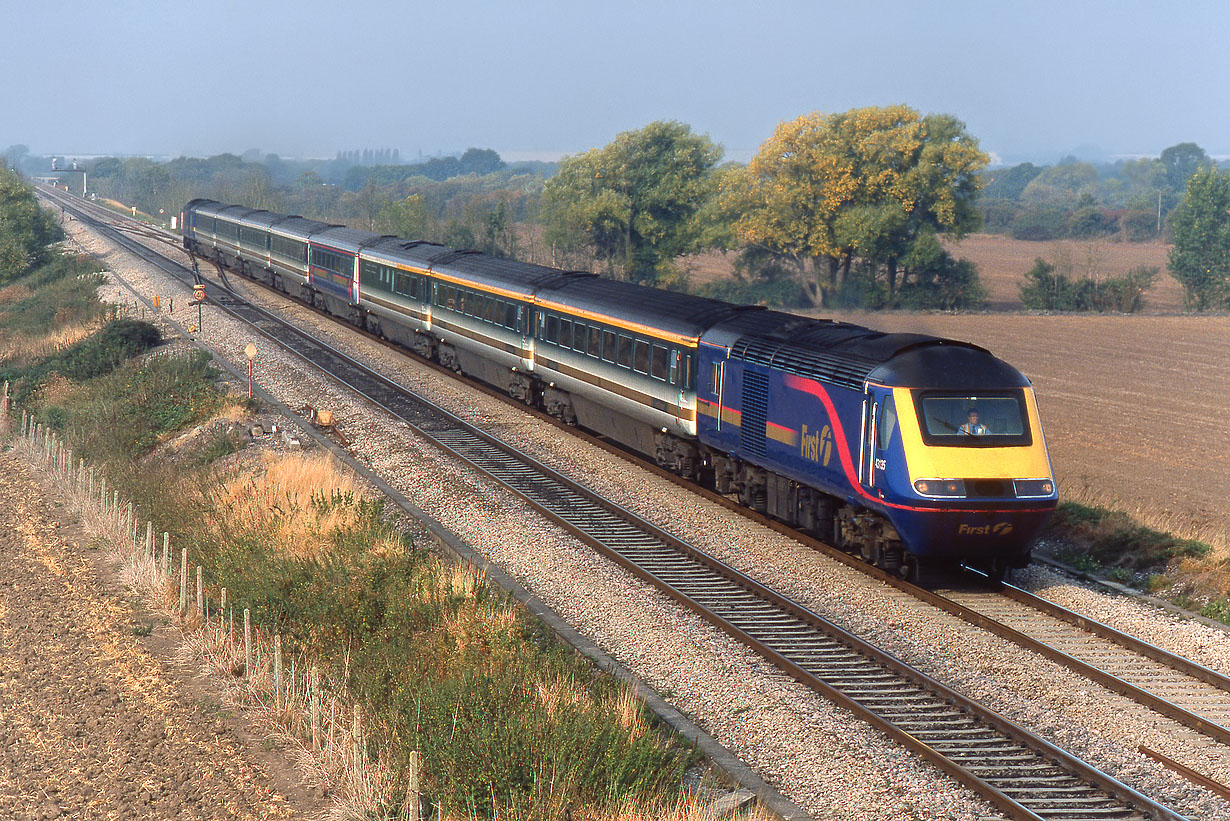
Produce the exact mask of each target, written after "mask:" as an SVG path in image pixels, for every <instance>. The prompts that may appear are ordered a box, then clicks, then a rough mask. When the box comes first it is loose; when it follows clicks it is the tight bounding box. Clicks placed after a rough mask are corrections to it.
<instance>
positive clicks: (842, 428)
mask: <svg viewBox="0 0 1230 821" xmlns="http://www.w3.org/2000/svg"><path fill="white" fill-rule="evenodd" d="M182 217H183V219H182V223H181V224H182V226H183V228H182V231H183V243H184V247H185V249H187V250H188V251H189V252H191V253H192V254H195V255H198V256H202V257H205V258H208V259H210V260H212V261H214V262H215V263H216V264H218V265H220V266H224V267H225V268H227V269H230V270H233V271H236V272H238V273H240V274H242V275H244V276H247V277H251V278H253V279H256V280H260V281H262V282H264V283H266V284H267V285H269V286H271V287H273V288H275V289H278V290H280V291H283V292H285V293H287V294H289V295H291V296H293V297H295V298H297V299H300V300H303V301H304V302H307V303H310V304H312V305H314V306H316V307H317V308H320V309H322V310H324V311H326V312H328V313H329V314H332V315H334V316H336V317H338V318H340V319H342V320H344V321H346V322H349V323H351V324H353V325H355V326H357V327H360V328H363V329H365V330H367V331H369V332H371V333H373V334H377V335H379V336H381V337H384V338H386V339H389V340H392V341H394V342H397V343H399V344H401V345H403V346H405V347H406V348H407V349H409V350H411V351H413V352H415V353H417V354H419V355H420V356H424V357H428V358H431V359H433V360H435V361H437V362H439V363H441V364H442V365H445V366H447V367H449V368H452V369H453V370H456V371H459V372H463V373H465V374H467V375H469V376H472V377H475V378H477V379H480V380H482V381H484V382H486V383H488V384H490V385H493V386H495V387H497V388H499V389H500V390H502V391H506V392H507V393H508V394H509V395H510V396H512V397H514V398H516V399H518V400H520V401H521V402H524V403H525V404H527V405H532V406H535V407H538V408H541V409H543V410H545V411H546V412H547V413H549V414H551V415H552V416H554V417H556V418H558V419H560V420H562V421H564V422H566V423H569V424H573V425H579V426H581V427H584V428H587V429H589V430H591V431H594V432H597V433H600V434H603V435H605V436H607V437H609V438H611V439H614V440H616V441H618V442H620V443H622V444H623V445H624V446H626V447H628V448H630V449H633V450H635V451H638V452H640V453H641V454H644V455H645V456H646V457H648V458H651V459H653V460H654V461H655V462H656V463H657V464H658V465H660V466H662V467H665V468H667V469H669V470H671V471H673V472H675V473H677V474H679V475H681V476H684V477H687V478H690V479H693V480H695V481H697V482H699V483H701V484H703V485H705V486H708V487H713V488H715V489H717V490H718V491H720V492H722V493H726V494H733V495H735V496H736V497H737V498H738V500H739V501H740V502H741V503H742V504H743V505H745V506H747V507H749V508H752V509H754V510H757V511H760V512H762V513H766V514H768V515H771V516H773V517H775V518H777V519H779V520H781V521H783V522H786V523H788V524H791V525H793V526H796V527H799V528H803V529H805V530H808V531H811V532H813V533H815V534H817V535H818V536H820V537H821V538H824V539H826V540H828V541H830V542H831V543H833V544H835V545H837V546H839V547H842V548H843V549H846V550H849V551H852V552H857V553H859V554H861V555H862V556H863V558H865V559H866V560H867V561H869V562H871V563H874V564H876V565H878V566H879V567H881V568H884V569H886V570H890V571H897V572H901V573H903V574H906V575H914V574H917V572H918V571H919V569H920V568H923V567H925V566H927V565H928V564H932V563H936V564H939V563H949V562H963V563H966V564H971V565H974V566H978V567H981V568H982V569H984V570H987V571H988V572H989V573H991V574H992V575H995V576H999V575H1002V574H1003V572H1004V571H1005V570H1006V569H1007V568H1009V567H1020V566H1024V564H1026V563H1027V562H1028V561H1029V556H1030V546H1031V544H1032V542H1033V540H1034V539H1035V537H1036V536H1037V534H1038V532H1039V530H1040V529H1041V528H1042V526H1043V525H1044V524H1045V522H1046V519H1047V517H1048V516H1049V515H1050V513H1051V512H1052V511H1053V510H1054V508H1055V506H1056V504H1057V502H1058V494H1057V490H1056V483H1055V479H1054V474H1053V471H1052V468H1051V462H1050V457H1049V454H1048V452H1047V449H1046V443H1045V440H1044V438H1043V434H1042V423H1041V420H1040V418H1039V415H1038V407H1037V402H1036V401H1035V398H1034V391H1033V387H1032V386H1031V384H1030V382H1029V380H1028V379H1026V378H1025V377H1024V376H1023V375H1022V374H1021V373H1020V372H1019V371H1017V370H1016V369H1015V368H1013V367H1012V366H1010V365H1008V364H1007V363H1005V362H1003V361H1001V360H999V359H997V358H996V357H994V356H993V355H992V354H991V353H989V352H988V351H986V350H984V349H983V348H980V347H978V346H976V345H971V344H968V343H965V342H958V341H954V340H950V339H941V338H937V337H932V336H925V335H919V334H899V333H894V334H887V333H880V332H878V331H874V330H871V329H869V328H864V327H860V326H858V325H852V324H847V323H844V322H836V321H832V320H827V319H812V318H807V317H801V316H796V315H793V314H788V313H782V312H778V311H771V310H766V309H764V308H761V307H756V306H744V305H732V304H730V303H726V302H721V301H718V300H713V299H705V298H702V297H697V296H691V295H688V294H682V293H676V292H672V291H664V290H658V289H654V288H646V287H643V286H639V285H634V284H631V283H627V282H620V281H616V280H613V279H607V278H602V277H598V276H595V275H594V274H591V273H585V272H575V271H562V270H557V269H554V268H547V267H543V266H540V265H532V264H529V263H524V262H516V261H513V260H505V259H496V258H493V257H491V256H487V255H485V254H481V253H477V252H474V251H465V250H456V249H452V248H447V247H444V246H441V245H436V244H433V243H429V242H418V241H411V240H405V239H401V238H398V237H393V236H381V235H379V234H374V233H370V232H367V231H359V230H355V229H352V228H346V227H342V226H337V225H329V224H326V223H322V222H316V221H313V220H308V219H304V218H303V217H299V216H293V215H287V214H276V213H271V212H269V211H262V210H253V209H250V208H246V207H244V206H242V205H227V204H224V203H219V202H215V201H212V200H203V199H197V200H193V201H192V202H190V203H188V204H187V205H186V206H185V207H184V210H183V215H182Z"/></svg>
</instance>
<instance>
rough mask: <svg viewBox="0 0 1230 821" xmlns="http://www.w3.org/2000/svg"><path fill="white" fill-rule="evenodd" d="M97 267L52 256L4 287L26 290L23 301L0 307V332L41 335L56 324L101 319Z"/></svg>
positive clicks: (65, 256) (84, 259)
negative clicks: (45, 262)
mask: <svg viewBox="0 0 1230 821" xmlns="http://www.w3.org/2000/svg"><path fill="white" fill-rule="evenodd" d="M100 269H101V266H99V264H98V263H97V262H96V261H95V260H93V259H89V258H88V257H77V256H71V255H68V254H55V255H53V256H52V258H51V260H50V261H49V262H48V263H47V264H45V265H42V266H40V267H39V268H36V269H35V270H33V271H31V272H30V273H28V274H26V275H25V276H23V277H20V278H18V279H16V280H14V281H13V282H11V283H8V284H7V286H6V287H8V288H13V287H14V286H17V287H18V288H20V287H24V288H26V289H29V291H30V294H29V295H28V296H26V297H25V298H23V299H19V300H16V301H13V302H7V303H3V304H0V329H2V330H3V331H5V332H7V333H8V334H23V333H24V334H29V333H45V332H47V331H49V330H51V329H52V328H53V327H55V326H56V325H57V324H60V325H63V324H68V323H70V322H74V321H81V322H87V321H90V320H93V319H96V318H98V317H101V316H102V315H103V314H104V312H105V310H106V309H105V308H104V307H103V306H102V304H101V303H99V301H98V296H97V294H98V287H99V286H100V285H101V284H102V282H103V277H102V275H101V274H99V273H98V271H99V270H100Z"/></svg>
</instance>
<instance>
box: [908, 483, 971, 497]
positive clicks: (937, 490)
mask: <svg viewBox="0 0 1230 821" xmlns="http://www.w3.org/2000/svg"><path fill="white" fill-rule="evenodd" d="M914 489H915V490H917V491H918V492H919V494H920V495H922V496H964V495H965V482H963V481H962V480H960V479H917V480H915V481H914Z"/></svg>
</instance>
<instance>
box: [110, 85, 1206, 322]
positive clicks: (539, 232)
mask: <svg viewBox="0 0 1230 821" xmlns="http://www.w3.org/2000/svg"><path fill="white" fill-rule="evenodd" d="M722 154H723V152H722V148H721V146H719V145H717V144H716V143H714V142H713V141H712V140H711V139H710V138H709V137H708V136H706V135H703V134H697V133H695V132H693V131H692V129H691V128H690V127H689V126H688V125H686V124H684V123H680V122H673V121H661V122H654V123H650V124H648V125H646V126H645V127H643V128H640V129H636V130H631V131H627V132H624V133H622V134H619V135H618V136H617V137H616V138H615V139H614V140H613V141H612V142H611V143H609V144H608V145H606V146H603V147H601V148H595V149H593V150H591V151H587V152H584V153H582V154H577V155H574V156H570V157H566V158H564V159H563V160H561V161H560V162H559V163H558V164H557V165H556V164H544V163H512V164H508V163H505V162H504V161H503V160H502V158H501V157H500V156H499V154H498V153H497V152H495V151H493V150H491V149H478V148H471V149H469V150H467V151H466V152H464V153H463V154H461V155H460V156H455V157H443V158H440V157H437V158H432V159H429V160H427V161H425V162H421V163H414V164H376V165H364V164H362V163H363V161H364V160H367V159H368V157H367V156H366V155H362V154H360V155H358V156H357V157H356V156H355V155H354V154H353V153H348V152H339V155H338V157H337V158H335V159H334V160H329V161H291V160H283V159H281V158H279V157H278V156H277V155H274V154H268V155H263V156H262V155H261V154H260V152H258V151H255V150H253V151H250V152H245V154H244V155H243V156H236V155H233V154H223V155H218V156H216V157H210V158H205V159H198V158H188V157H180V158H177V159H175V160H172V161H170V162H167V163H156V162H153V161H151V160H148V159H144V158H129V159H119V158H102V159H99V160H95V161H93V162H92V163H91V164H90V169H89V170H90V173H91V179H92V180H93V182H92V187H94V188H95V190H98V191H99V192H100V193H107V194H108V195H110V196H114V197H115V198H116V199H120V200H122V201H123V202H125V203H133V204H137V205H138V206H139V207H141V208H142V209H143V210H147V211H149V212H151V213H157V211H156V210H155V209H158V208H161V209H164V210H165V211H166V213H168V214H171V213H177V212H178V210H179V208H180V207H181V206H182V204H183V203H184V202H186V201H188V200H189V199H192V198H194V197H200V196H204V197H210V198H212V199H218V200H222V201H228V202H240V203H244V204H246V205H249V206H252V207H256V208H266V209H270V210H277V211H283V212H292V213H300V214H303V215H304V216H307V217H310V218H315V219H320V220H323V221H329V222H338V223H344V224H349V225H352V226H353V227H359V228H364V229H367V230H372V231H377V232H382V233H390V234H396V235H399V236H404V237H409V238H415V239H425V240H429V241H434V242H439V243H442V244H445V245H450V246H453V247H461V248H472V249H475V250H480V251H484V252H486V253H489V254H492V255H495V256H502V257H514V258H518V259H522V260H525V261H529V262H536V263H540V264H546V265H552V266H555V267H565V268H574V269H582V268H584V269H592V270H595V271H597V272H599V273H602V274H604V275H607V276H613V277H618V278H622V279H627V280H631V281H634V282H641V283H645V284H650V285H657V286H660V287H667V288H676V289H686V288H688V278H687V270H686V269H685V267H684V266H682V265H681V264H680V260H681V258H684V257H686V255H689V254H694V253H698V252H702V251H712V250H716V251H721V252H723V253H726V254H730V255H731V256H732V257H733V260H734V264H733V268H734V277H733V278H731V279H727V280H721V281H718V282H715V283H710V284H707V285H704V286H701V287H699V288H696V289H694V290H696V291H698V292H700V293H703V294H706V295H709V296H714V297H719V298H724V299H728V300H731V301H738V302H759V303H765V304H774V305H782V306H786V307H791V306H794V307H824V308H840V307H866V308H885V307H907V308H931V309H945V310H952V309H965V308H975V307H978V306H979V305H981V304H982V302H983V299H984V296H985V292H984V290H983V287H982V285H981V282H980V281H979V278H978V272H977V270H976V268H975V267H974V266H973V264H972V263H970V262H968V261H967V260H958V259H954V258H953V257H952V256H951V255H950V254H948V253H947V252H946V251H945V250H944V245H943V242H942V240H951V239H960V238H961V237H963V236H965V235H967V234H969V233H971V232H973V231H978V230H983V229H984V228H986V229H990V228H993V227H995V225H994V224H993V223H995V220H998V219H1000V217H998V216H995V214H996V213H997V211H996V209H997V208H1000V207H1001V205H1002V203H1003V202H1005V201H1008V200H1012V199H1013V198H1015V200H1014V201H1016V202H1018V203H1049V204H1048V205H1045V207H1047V208H1055V209H1060V210H1061V212H1062V213H1063V214H1066V215H1067V216H1065V217H1064V219H1065V220H1066V222H1065V223H1064V224H1065V225H1066V226H1067V227H1066V228H1065V229H1064V230H1066V231H1068V232H1069V234H1070V233H1071V232H1072V231H1074V230H1076V229H1075V228H1073V226H1075V225H1091V224H1094V223H1096V222H1097V220H1098V219H1100V217H1097V216H1096V214H1094V213H1093V212H1090V211H1088V209H1090V208H1092V209H1094V211H1097V209H1099V208H1101V206H1100V205H1096V204H1095V205H1091V204H1089V203H1090V200H1091V198H1094V200H1093V201H1094V202H1095V203H1096V202H1100V200H1096V197H1098V196H1102V197H1106V196H1110V195H1109V194H1108V193H1107V192H1112V193H1113V194H1114V197H1117V198H1118V199H1116V200H1113V202H1121V203H1126V204H1129V205H1133V204H1134V205H1139V204H1141V203H1142V202H1144V201H1145V200H1147V199H1148V198H1149V197H1153V196H1154V195H1155V194H1157V195H1158V196H1160V198H1161V200H1162V203H1163V207H1164V208H1169V211H1167V224H1168V226H1169V229H1168V230H1170V231H1171V233H1172V234H1173V237H1174V241H1175V252H1174V253H1173V254H1172V256H1171V270H1172V273H1174V275H1175V276H1176V278H1177V279H1179V281H1180V282H1181V283H1183V285H1184V288H1185V293H1186V294H1187V297H1188V304H1189V306H1191V307H1192V308H1195V309H1216V308H1220V307H1222V306H1224V305H1225V301H1226V298H1227V297H1226V293H1225V292H1226V290H1227V289H1226V286H1225V280H1226V276H1227V273H1226V265H1225V259H1224V258H1225V255H1226V254H1227V253H1228V252H1227V243H1228V242H1230V229H1223V228H1210V227H1209V226H1210V225H1220V224H1221V222H1224V219H1222V218H1224V217H1226V213H1225V212H1226V211H1227V210H1228V209H1227V208H1225V207H1222V213H1221V217H1218V214H1217V213H1216V212H1217V208H1218V207H1220V206H1219V205H1218V203H1221V202H1222V200H1223V199H1225V198H1227V197H1230V194H1227V193H1226V192H1225V191H1224V190H1223V188H1222V187H1219V186H1224V184H1225V177H1224V176H1222V175H1221V174H1220V173H1219V172H1218V171H1217V170H1216V169H1215V168H1214V167H1213V164H1212V162H1211V161H1210V160H1209V158H1208V157H1207V155H1206V154H1205V153H1204V152H1203V150H1201V149H1200V148H1199V147H1198V146H1195V145H1194V144H1191V143H1183V144H1180V145H1178V146H1173V147H1171V148H1169V149H1167V150H1166V151H1163V152H1162V154H1161V156H1160V157H1159V158H1157V159H1142V160H1134V161H1131V162H1127V163H1120V164H1118V166H1116V167H1117V168H1118V171H1117V174H1118V176H1117V177H1114V178H1113V179H1118V180H1121V182H1120V183H1114V184H1112V183H1111V182H1107V180H1108V179H1111V178H1107V177H1099V172H1098V171H1097V169H1094V168H1093V167H1092V166H1087V167H1086V166H1085V165H1084V164H1081V163H1077V162H1075V161H1072V162H1066V161H1065V162H1062V163H1060V164H1058V165H1057V166H1054V167H1050V168H1037V167H1033V166H1029V164H1024V165H1020V166H1013V167H1011V168H1003V169H990V170H989V169H988V167H987V166H988V159H989V158H988V156H987V154H986V153H985V152H983V151H982V150H981V149H980V147H979V145H978V141H977V140H976V139H975V138H974V137H973V136H971V135H970V134H969V133H968V132H967V131H966V129H965V126H964V124H963V123H961V122H960V121H959V120H958V119H956V118H955V117H952V116H951V115H947V114H927V115H923V114H920V113H919V112H917V111H915V110H914V109H911V108H909V107H907V106H904V105H897V106H886V107H868V108H856V109H851V110H850V111H846V112H842V113H837V114H825V113H812V114H806V115H803V116H800V117H798V118H795V119H793V120H790V121H788V122H783V123H781V124H780V125H779V126H778V127H777V129H776V130H775V132H774V133H773V134H772V135H771V136H770V137H769V138H768V139H767V140H766V141H765V142H764V143H763V144H762V145H761V147H760V149H759V151H758V152H757V153H756V155H755V156H754V157H753V158H752V160H751V161H750V162H749V163H747V164H739V163H722V162H721V158H722ZM375 156H376V154H374V153H373V154H372V155H371V157H373V158H374V157H375ZM386 158H388V157H387V155H386V156H385V157H382V159H386ZM355 159H358V160H359V162H358V163H356V162H353V160H355ZM1099 180H1101V182H1098V181H1099ZM1123 180H1126V182H1123ZM1189 181H1190V185H1189ZM1095 183H1096V185H1095ZM1191 185H1195V186H1196V187H1195V188H1192V187H1191ZM1176 187H1178V188H1176ZM1176 190H1177V191H1178V193H1176ZM1158 192H1160V193H1158ZM1141 198H1145V199H1141ZM1107 201H1108V202H1110V201H1112V200H1107ZM1168 203H1169V205H1167V204H1168ZM1022 207H1024V206H1022ZM1029 207H1034V206H1029ZM1038 207H1043V206H1041V205H1039V206H1038ZM1063 209H1068V210H1063ZM1021 213H1022V214H1026V215H1027V214H1028V212H1027V211H1022V212H1021ZM1097 213H1101V212H1100V211H1097ZM1130 213H1133V211H1132V209H1127V210H1126V211H1125V212H1124V214H1129V215H1130ZM1210 214H1211V216H1210ZM1018 216H1020V214H1018ZM1020 218H1021V220H1023V221H1024V222H1027V221H1028V220H1027V219H1026V217H1025V216H1020ZM1119 218H1120V219H1126V217H1125V216H1124V215H1123V214H1121V215H1120V216H1119ZM1030 219H1032V217H1030ZM1152 219H1154V224H1155V225H1156V214H1154V216H1153V217H1152ZM1210 219H1212V223H1210ZM1018 227H1020V226H1018ZM1082 230H1084V229H1082ZM1090 230H1092V229H1090ZM1118 230H1121V231H1122V230H1126V229H1123V228H1122V225H1121V227H1120V229H1118ZM1219 231H1221V232H1223V233H1218V232H1219ZM1081 235H1083V236H1087V235H1091V234H1088V233H1086V234H1081ZM1048 236H1049V235H1048ZM1219 255H1220V256H1219ZM1023 274H1024V278H1023V286H1022V299H1023V301H1024V302H1025V304H1026V305H1027V307H1039V308H1044V309H1051V310H1056V309H1058V310H1135V309H1138V308H1139V304H1140V299H1139V296H1140V294H1143V292H1144V290H1145V289H1147V288H1148V287H1149V285H1150V284H1151V283H1152V282H1153V281H1154V279H1155V277H1156V272H1154V273H1153V274H1152V275H1147V274H1148V272H1147V271H1135V272H1131V273H1130V275H1125V276H1126V279H1125V281H1124V282H1123V283H1121V284H1111V285H1108V286H1106V287H1103V285H1102V284H1101V283H1100V282H1091V283H1084V282H1082V281H1079V278H1077V279H1072V278H1071V277H1069V276H1068V274H1067V273H1065V272H1063V271H1054V270H1050V271H1048V270H1046V269H1045V268H1044V267H1043V268H1039V267H1038V266H1035V269H1034V270H1032V271H1030V272H1023ZM1065 277H1068V279H1070V280H1071V281H1070V282H1069V283H1068V285H1067V286H1065V285H1064V282H1063V279H1064V278H1065ZM1048 283H1049V285H1048ZM1123 306H1129V307H1126V308H1125V307H1123ZM1130 306H1135V308H1133V307H1130Z"/></svg>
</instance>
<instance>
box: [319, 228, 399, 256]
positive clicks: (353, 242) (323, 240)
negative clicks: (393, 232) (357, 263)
mask: <svg viewBox="0 0 1230 821" xmlns="http://www.w3.org/2000/svg"><path fill="white" fill-rule="evenodd" d="M384 238H385V237H384V236H381V235H380V234H373V233H372V232H371V231H360V230H358V229H357V228H343V227H342V226H340V225H334V226H332V227H329V228H325V229H323V230H321V231H319V232H317V233H313V234H312V243H313V244H320V245H327V246H329V247H331V248H336V249H338V250H339V251H349V252H350V253H352V254H357V253H358V252H359V249H360V248H362V247H363V246H365V245H371V244H372V243H373V242H376V241H377V240H381V239H384ZM394 239H395V237H394Z"/></svg>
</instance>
